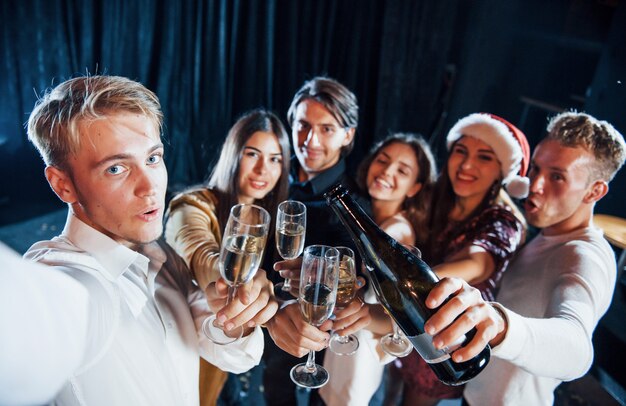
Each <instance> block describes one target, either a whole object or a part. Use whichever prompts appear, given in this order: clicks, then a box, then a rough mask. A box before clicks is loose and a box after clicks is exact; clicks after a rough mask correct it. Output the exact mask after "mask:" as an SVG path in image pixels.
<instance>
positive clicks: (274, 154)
mask: <svg viewBox="0 0 626 406" xmlns="http://www.w3.org/2000/svg"><path fill="white" fill-rule="evenodd" d="M243 149H251V150H254V151H256V152H258V153H259V154H262V153H263V151H261V150H260V149H258V148H255V147H251V146H250V145H244V146H243ZM270 155H272V156H276V155H279V156H283V153H282V152H271V153H270Z"/></svg>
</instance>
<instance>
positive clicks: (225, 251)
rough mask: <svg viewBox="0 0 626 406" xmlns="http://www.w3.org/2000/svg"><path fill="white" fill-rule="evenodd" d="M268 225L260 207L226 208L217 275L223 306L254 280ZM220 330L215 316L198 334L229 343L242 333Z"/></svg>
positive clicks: (248, 205)
mask: <svg viewBox="0 0 626 406" xmlns="http://www.w3.org/2000/svg"><path fill="white" fill-rule="evenodd" d="M269 223H270V215H269V213H268V212H267V211H266V210H265V209H264V208H262V207H259V206H256V205H253V204H237V205H235V206H233V207H232V208H231V209H230V215H229V217H228V221H227V223H226V228H225V230H224V236H223V238H222V246H221V248H220V259H219V266H220V274H221V276H222V278H224V280H225V281H226V283H228V285H229V289H228V299H227V301H226V304H228V303H230V302H231V301H232V300H233V298H235V295H236V294H237V288H238V287H239V286H241V285H244V284H246V283H248V282H249V281H250V280H251V279H252V278H254V275H255V274H256V272H257V270H258V269H259V264H260V263H261V258H262V257H263V250H264V248H265V241H266V240H267V233H268V229H269ZM221 327H222V326H220V325H218V324H217V317H216V315H215V314H214V315H211V316H209V317H207V318H206V319H205V320H204V322H203V323H202V331H203V332H204V334H205V335H206V336H207V337H208V338H209V340H211V341H213V342H214V343H216V344H220V345H224V344H229V343H232V342H233V341H236V340H237V339H239V338H241V336H242V334H243V327H242V326H239V327H238V328H236V329H233V330H231V331H229V332H228V335H227V334H226V333H225V332H224V331H223V329H222V328H221Z"/></svg>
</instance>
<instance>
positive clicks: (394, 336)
mask: <svg viewBox="0 0 626 406" xmlns="http://www.w3.org/2000/svg"><path fill="white" fill-rule="evenodd" d="M405 248H407V249H408V250H409V251H411V252H412V253H413V254H415V255H416V256H418V257H420V258H421V257H422V253H421V252H420V250H419V249H418V248H417V247H413V246H410V245H405ZM389 318H391V324H392V326H393V333H391V334H387V335H385V336H383V337H382V338H381V339H380V346H381V347H382V349H383V351H385V352H386V353H387V354H389V355H392V356H394V357H398V358H402V357H406V356H407V355H409V354H410V353H411V351H413V344H411V342H410V341H409V339H408V338H406V336H405V335H404V334H402V333H401V332H400V329H399V328H398V325H397V324H396V322H395V321H394V320H393V318H392V317H391V316H389Z"/></svg>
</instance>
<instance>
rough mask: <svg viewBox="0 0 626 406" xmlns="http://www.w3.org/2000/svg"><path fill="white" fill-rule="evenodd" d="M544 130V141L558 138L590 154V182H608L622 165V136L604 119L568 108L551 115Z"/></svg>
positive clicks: (624, 151) (624, 149) (624, 146)
mask: <svg viewBox="0 0 626 406" xmlns="http://www.w3.org/2000/svg"><path fill="white" fill-rule="evenodd" d="M547 130H548V135H547V136H546V138H545V140H553V141H557V142H558V143H560V144H561V145H563V146H566V147H572V148H575V147H582V148H584V149H586V150H587V151H589V152H591V153H592V154H593V156H594V157H595V163H594V164H593V165H591V166H590V173H589V181H590V182H593V181H594V180H597V179H601V180H604V181H606V182H610V181H611V180H612V179H613V177H614V176H615V174H616V173H617V171H618V170H619V169H620V168H621V167H622V165H624V161H625V160H626V144H625V143H624V137H623V136H622V134H620V133H619V132H618V131H617V130H616V129H615V127H613V126H612V125H611V124H609V123H607V122H606V121H602V120H598V119H596V118H595V117H593V116H590V115H589V114H586V113H577V112H575V111H568V112H565V113H561V114H558V115H556V116H555V117H553V118H552V119H551V120H550V122H549V123H548V127H547Z"/></svg>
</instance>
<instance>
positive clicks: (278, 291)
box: [274, 282, 296, 301]
mask: <svg viewBox="0 0 626 406" xmlns="http://www.w3.org/2000/svg"><path fill="white" fill-rule="evenodd" d="M283 286H284V285H283V283H282V282H279V283H277V284H276V285H274V295H275V296H276V297H277V298H279V299H280V300H283V301H284V300H293V299H296V297H295V296H294V295H292V294H291V292H290V291H288V290H284V289H283Z"/></svg>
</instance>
